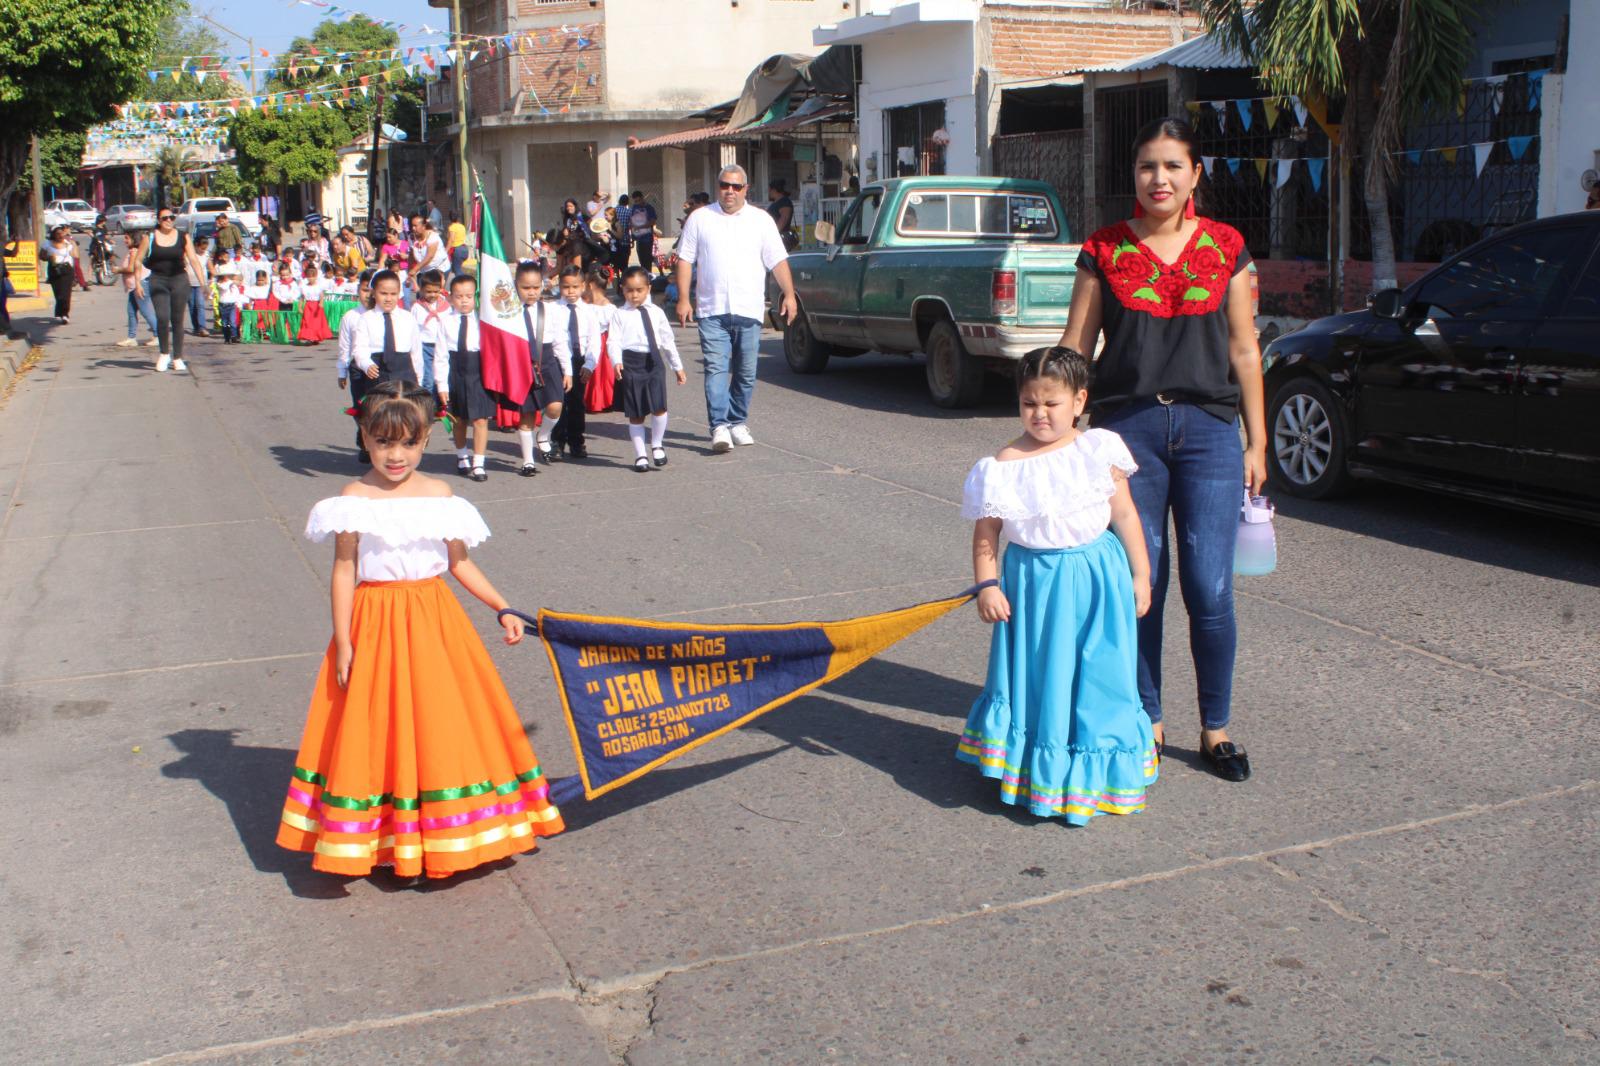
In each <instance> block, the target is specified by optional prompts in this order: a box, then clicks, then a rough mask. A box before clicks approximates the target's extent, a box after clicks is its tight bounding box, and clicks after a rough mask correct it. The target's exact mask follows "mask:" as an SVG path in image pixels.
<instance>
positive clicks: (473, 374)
mask: <svg viewBox="0 0 1600 1066" xmlns="http://www.w3.org/2000/svg"><path fill="white" fill-rule="evenodd" d="M477 302H478V281H477V279H476V278H474V277H473V276H472V275H471V274H457V275H456V276H455V277H453V278H451V279H450V310H448V311H446V312H445V313H444V317H443V318H442V319H441V321H440V329H439V332H440V343H441V344H443V345H444V347H445V350H446V351H447V352H448V353H449V359H450V391H449V396H448V399H449V404H450V413H451V414H452V415H454V416H455V434H454V435H455V442H456V469H457V470H459V471H460V472H461V473H463V474H465V475H466V476H467V477H469V478H471V479H472V480H473V481H488V480H489V475H488V473H487V471H485V470H484V463H485V460H486V455H485V453H486V452H488V450H489V419H491V418H493V417H494V408H495V404H494V398H493V397H492V396H490V395H489V393H488V391H487V390H485V389H484V387H483V357H482V353H483V349H482V344H481V342H480V340H479V335H478V315H477V310H476V309H477ZM468 423H470V424H471V427H472V446H471V448H470V449H469V448H468V447H467V426H468Z"/></svg>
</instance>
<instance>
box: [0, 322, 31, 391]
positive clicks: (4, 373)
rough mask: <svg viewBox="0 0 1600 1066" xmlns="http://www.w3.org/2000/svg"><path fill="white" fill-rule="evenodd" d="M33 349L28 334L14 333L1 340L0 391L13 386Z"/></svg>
mask: <svg viewBox="0 0 1600 1066" xmlns="http://www.w3.org/2000/svg"><path fill="white" fill-rule="evenodd" d="M33 347H34V345H33V341H32V340H31V339H30V338H29V337H28V335H27V334H26V333H18V332H13V333H12V334H11V335H10V336H8V337H4V338H0V391H3V390H4V389H5V388H6V387H7V386H9V385H10V384H11V381H12V379H13V378H15V377H16V376H17V370H18V369H20V368H21V366H22V364H23V363H24V362H25V361H26V360H27V358H28V353H29V352H31V351H32V350H33Z"/></svg>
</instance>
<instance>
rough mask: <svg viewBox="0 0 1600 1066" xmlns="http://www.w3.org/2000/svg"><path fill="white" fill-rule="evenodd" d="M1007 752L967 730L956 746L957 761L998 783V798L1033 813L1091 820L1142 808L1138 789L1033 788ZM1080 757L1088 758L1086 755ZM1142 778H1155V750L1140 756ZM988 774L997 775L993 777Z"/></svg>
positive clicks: (1113, 752)
mask: <svg viewBox="0 0 1600 1066" xmlns="http://www.w3.org/2000/svg"><path fill="white" fill-rule="evenodd" d="M1009 754H1010V752H1009V751H1008V750H1007V748H1006V746H1005V745H1004V744H1003V743H1001V742H1000V741H997V740H995V739H993V738H991V737H985V736H983V735H982V734H980V733H978V732H976V731H975V730H972V729H968V730H966V731H965V732H964V733H963V734H962V737H961V742H960V743H959V744H958V745H957V746H956V757H957V758H960V759H962V760H963V761H966V762H973V763H977V764H978V765H979V766H980V767H982V768H983V770H984V776H985V777H991V778H996V779H998V780H999V782H1000V797H1001V799H1003V800H1005V801H1006V802H1008V803H1016V802H1017V801H1019V800H1021V801H1024V802H1026V803H1027V804H1028V806H1029V807H1032V808H1035V809H1041V808H1042V809H1043V810H1046V811H1051V812H1054V813H1057V814H1076V815H1082V816H1084V817H1090V816H1093V815H1095V814H1132V813H1134V812H1135V811H1141V810H1143V809H1144V807H1145V796H1146V792H1145V789H1144V788H1143V787H1140V788H1115V787H1113V786H1111V785H1109V784H1108V785H1105V786H1102V787H1101V788H1099V789H1086V790H1079V791H1069V790H1067V789H1064V788H1042V787H1035V786H1033V785H1032V783H1031V782H1030V781H1029V774H1028V771H1027V770H1026V769H1024V768H1023V767H1021V766H1018V765H1016V764H1014V763H1011V762H1009V761H1008V760H1007V756H1008V755H1009ZM1083 754H1090V752H1088V751H1085V752H1084V753H1083ZM1093 754H1102V755H1107V756H1113V757H1114V756H1116V755H1119V754H1123V755H1134V754H1135V753H1134V752H1131V751H1129V752H1122V751H1118V750H1116V749H1112V750H1107V751H1096V752H1093ZM1141 761H1142V763H1143V771H1144V776H1145V778H1146V779H1147V780H1148V779H1150V778H1153V777H1155V776H1156V754H1155V749H1154V748H1151V749H1150V750H1149V751H1147V752H1145V753H1143V757H1142V759H1141ZM991 771H999V772H998V773H994V772H991Z"/></svg>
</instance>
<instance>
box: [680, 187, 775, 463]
mask: <svg viewBox="0 0 1600 1066" xmlns="http://www.w3.org/2000/svg"><path fill="white" fill-rule="evenodd" d="M749 184H750V179H749V177H748V176H747V175H746V174H745V172H744V168H743V167H737V166H730V167H724V168H723V169H722V173H720V174H718V175H717V202H716V203H714V204H712V205H710V206H708V207H704V208H701V209H700V210H699V211H696V212H694V213H693V214H691V215H690V216H689V217H688V219H687V220H686V221H685V222H684V225H683V235H682V236H681V237H679V238H678V277H677V282H678V321H679V322H680V323H682V324H683V325H685V326H687V325H688V324H689V322H690V319H691V317H692V318H693V319H694V320H695V321H697V323H698V324H699V327H700V351H701V354H702V355H704V356H705V360H706V420H707V421H708V422H709V423H710V424H711V450H712V451H714V452H718V453H721V452H725V451H727V450H728V449H729V448H730V447H732V446H733V445H735V444H740V445H743V444H754V443H755V438H754V437H752V436H751V435H750V428H749V427H748V426H747V425H746V424H745V420H746V418H747V417H748V416H749V412H750V397H751V394H752V393H753V392H754V391H755V386H756V350H757V347H758V346H759V345H760V343H761V319H762V317H763V316H764V315H765V314H766V308H767V272H768V271H769V270H770V271H771V272H772V276H773V277H775V278H777V279H778V286H779V287H780V288H781V289H782V290H783V305H782V314H783V320H784V321H785V322H793V321H794V316H795V312H796V311H797V310H798V307H799V305H798V304H797V303H796V301H795V297H794V280H793V278H791V277H790V275H789V261H788V252H787V251H786V250H785V249H784V247H783V238H782V237H781V236H780V235H779V234H778V227H777V225H776V224H775V223H774V222H773V221H772V216H771V215H769V214H767V213H766V212H765V211H763V210H762V209H761V208H759V207H752V206H750V205H748V204H746V203H745V190H746V188H747V187H748V186H749ZM697 275H698V282H697V283H698V288H697V289H696V290H695V300H694V301H693V303H691V302H690V299H689V285H690V282H691V281H692V280H695V279H696V276H697Z"/></svg>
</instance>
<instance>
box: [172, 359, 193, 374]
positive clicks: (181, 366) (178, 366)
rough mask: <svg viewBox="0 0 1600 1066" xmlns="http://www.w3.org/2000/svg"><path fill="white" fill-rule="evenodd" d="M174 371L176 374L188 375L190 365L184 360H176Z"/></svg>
mask: <svg viewBox="0 0 1600 1066" xmlns="http://www.w3.org/2000/svg"><path fill="white" fill-rule="evenodd" d="M172 371H173V373H175V374H187V373H188V372H189V364H187V363H185V362H184V361H183V360H182V359H174V360H173V361H172Z"/></svg>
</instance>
